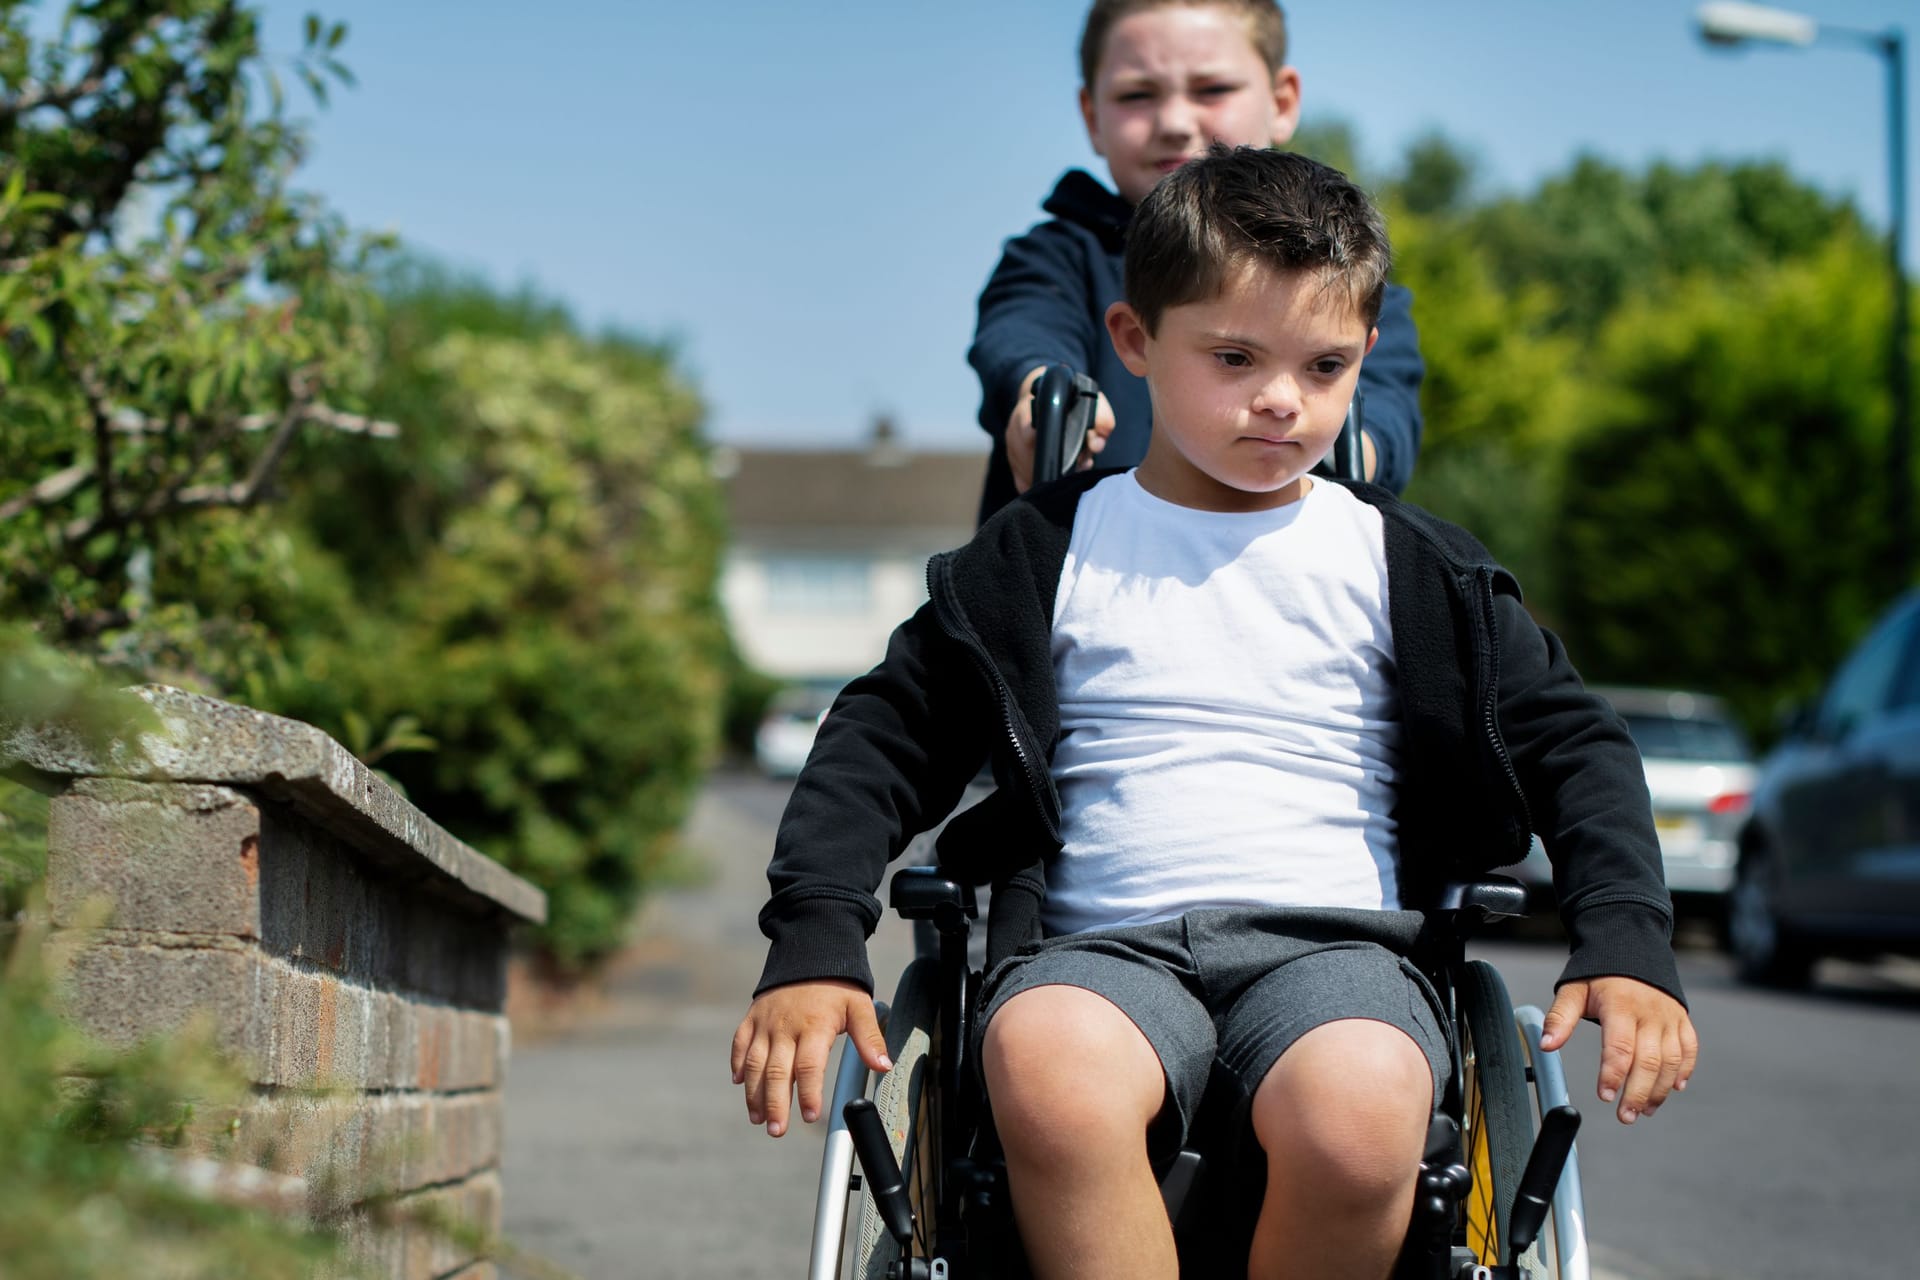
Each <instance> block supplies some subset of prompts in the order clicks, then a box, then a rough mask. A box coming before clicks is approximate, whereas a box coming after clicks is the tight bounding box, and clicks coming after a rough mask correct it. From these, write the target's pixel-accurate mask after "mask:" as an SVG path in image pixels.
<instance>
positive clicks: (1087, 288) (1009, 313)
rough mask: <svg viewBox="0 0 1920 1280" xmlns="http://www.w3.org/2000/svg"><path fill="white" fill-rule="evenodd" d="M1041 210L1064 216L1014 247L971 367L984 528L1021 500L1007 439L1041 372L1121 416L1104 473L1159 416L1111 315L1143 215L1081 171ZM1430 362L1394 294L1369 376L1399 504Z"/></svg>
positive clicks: (983, 300) (1126, 456) (1004, 261)
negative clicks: (1060, 377) (1031, 381)
mask: <svg viewBox="0 0 1920 1280" xmlns="http://www.w3.org/2000/svg"><path fill="white" fill-rule="evenodd" d="M1041 208H1042V209H1043V210H1044V211H1045V212H1047V213H1050V214H1052V215H1053V219H1052V220H1051V221H1049V222H1043V223H1040V224H1039V225H1038V226H1036V227H1034V228H1033V229H1032V230H1031V231H1028V232H1027V233H1026V234H1025V235H1021V236H1015V237H1014V238H1013V239H1011V240H1009V241H1007V244H1006V248H1005V250H1004V252H1003V253H1002V255H1001V258H1000V264H999V265H998V266H997V267H995V268H994V271H993V275H992V276H991V277H990V278H989V279H988V281H987V286H986V288H985V289H984V290H982V291H981V294H980V312H979V320H978V323H977V324H976V325H975V328H974V341H973V347H972V348H971V349H970V350H969V351H968V352H967V363H969V364H971V365H972V366H973V369H974V372H975V373H977V374H979V375H980V385H981V388H982V397H981V404H980V425H981V426H982V427H983V428H985V429H986V432H987V434H988V435H990V436H992V437H993V454H992V457H991V459H990V460H989V462H988V464H987V477H986V484H985V488H984V490H983V492H982V494H981V499H980V519H981V520H982V521H984V520H985V519H986V518H987V517H988V516H990V515H992V514H993V513H994V512H995V511H998V510H999V509H1000V508H1001V507H1003V506H1005V505H1006V504H1007V503H1008V502H1011V501H1012V500H1013V496H1014V489H1013V474H1012V472H1010V471H1009V470H1008V469H1007V455H1006V447H1005V443H1004V440H1003V436H1004V435H1005V433H1006V427H1007V418H1008V416H1009V415H1010V414H1012V412H1013V401H1014V396H1015V395H1016V394H1017V393H1018V391H1019V386H1020V380H1021V379H1022V378H1023V377H1025V376H1026V374H1027V372H1028V371H1029V370H1031V369H1033V368H1034V367H1035V366H1037V365H1044V364H1065V365H1068V366H1070V367H1072V368H1074V369H1076V370H1078V371H1080V372H1082V373H1086V374H1089V375H1091V376H1092V378H1093V379H1094V381H1096V382H1098V383H1099V384H1100V389H1101V390H1102V391H1103V392H1105V393H1106V396H1107V400H1108V402H1109V403H1111V404H1112V405H1113V415H1114V430H1113V435H1112V436H1111V437H1110V438H1109V439H1108V441H1107V445H1106V449H1105V451H1104V452H1102V453H1101V455H1100V465H1101V466H1103V467H1127V466H1133V465H1135V464H1137V463H1138V462H1139V461H1140V460H1141V459H1142V458H1144V457H1146V454H1147V438H1148V435H1149V433H1150V430H1151V426H1152V420H1153V406H1152V405H1151V404H1150V403H1149V402H1148V399H1147V384H1146V382H1145V381H1143V380H1142V379H1140V378H1137V377H1135V376H1134V375H1133V374H1132V373H1129V372H1128V371H1127V367H1126V366H1125V365H1123V364H1121V363H1120V357H1119V356H1118V355H1116V354H1115V353H1114V350H1113V343H1112V342H1110V341H1109V340H1108V338H1107V329H1106V314H1107V308H1108V307H1109V306H1111V305H1112V304H1113V303H1115V302H1117V301H1119V300H1120V298H1121V296H1122V290H1121V283H1122V278H1123V274H1124V273H1123V265H1122V264H1123V260H1124V256H1125V248H1126V229H1127V222H1128V220H1129V219H1131V218H1132V217H1133V206H1132V205H1130V204H1128V203H1127V202H1126V201H1125V200H1123V199H1122V198H1121V197H1119V196H1118V195H1115V194H1114V193H1113V192H1112V191H1109V190H1108V189H1107V188H1106V187H1104V186H1102V185H1101V184H1100V182H1099V181H1098V180H1097V179H1095V178H1094V177H1093V176H1092V175H1090V174H1088V173H1086V172H1085V171H1083V170H1080V169H1070V170H1068V171H1067V173H1066V175H1065V176H1064V177H1062V178H1061V179H1060V182H1059V184H1058V185H1057V186H1055V187H1054V189H1053V194H1052V195H1050V196H1048V197H1047V200H1046V203H1045V204H1043V205H1042V206H1041ZM1425 373H1426V366H1425V364H1424V363H1423V362H1422V361H1421V359H1420V343H1419V336H1418V334H1416V333H1415V331H1414V327H1413V295H1412V294H1410V293H1408V292H1407V291H1406V290H1405V289H1403V288H1400V287H1399V286H1397V285H1389V286H1388V287H1387V296H1386V300H1385V302H1384V303H1383V304H1382V306H1381V310H1380V340H1379V342H1377V343H1376V344H1375V345H1374V348H1373V350H1372V352H1371V353H1369V354H1368V356H1367V359H1366V363H1365V364H1363V365H1362V366H1361V367H1360V390H1361V393H1362V395H1363V396H1364V397H1365V400H1364V405H1365V410H1364V411H1365V415H1366V430H1367V434H1368V436H1370V437H1371V438H1372V439H1373V443H1374V449H1375V451H1376V453H1377V454H1378V457H1379V462H1378V466H1377V470H1376V472H1375V474H1374V481H1375V483H1377V484H1379V485H1381V486H1383V487H1384V488H1387V489H1391V490H1392V491H1393V492H1395V493H1398V492H1400V491H1401V490H1402V489H1405V488H1406V486H1407V481H1408V480H1409V479H1411V478H1412V476H1413V460H1414V457H1415V455H1417V454H1418V453H1419V452H1420V427H1421V423H1420V381H1421V379H1422V378H1423V377H1424V376H1425Z"/></svg>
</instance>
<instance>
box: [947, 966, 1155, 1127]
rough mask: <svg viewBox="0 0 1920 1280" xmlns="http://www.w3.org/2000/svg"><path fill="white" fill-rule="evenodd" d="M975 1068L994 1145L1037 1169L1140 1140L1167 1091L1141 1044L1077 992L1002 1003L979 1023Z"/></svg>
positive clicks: (1096, 1000) (1116, 1014)
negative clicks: (995, 1133) (1038, 1164)
mask: <svg viewBox="0 0 1920 1280" xmlns="http://www.w3.org/2000/svg"><path fill="white" fill-rule="evenodd" d="M981 1068H982V1070H983V1072H984V1073H985V1075H986V1078H987V1096H988V1097H989V1098H990V1099H991V1100H992V1104H993V1114H994V1121H995V1127H996V1128H997V1129H998V1130H999V1133H1000V1140H1001V1144H1002V1145H1003V1146H1005V1147H1006V1148H1007V1150H1008V1152H1009V1154H1011V1155H1015V1156H1016V1157H1017V1156H1021V1155H1024V1156H1026V1157H1028V1158H1030V1159H1035V1160H1042V1161H1045V1160H1049V1159H1052V1158H1062V1159H1072V1158H1076V1157H1077V1156H1079V1155H1083V1154H1085V1152H1086V1151H1087V1149H1088V1147H1089V1145H1090V1144H1093V1145H1099V1144H1114V1143H1125V1144H1129V1145H1130V1144H1132V1143H1134V1142H1138V1141H1141V1140H1143V1137H1144V1134H1145V1132H1146V1127H1147V1125H1148V1123H1149V1122H1151V1121H1152V1119H1153V1118H1154V1116H1155V1115H1157V1114H1158V1113H1159V1110H1160V1104H1161V1102H1162V1100H1163V1099H1164V1096H1165V1092H1166V1079H1165V1076H1164V1074H1163V1073H1162V1071H1161V1068H1160V1059H1159V1056H1158V1055H1157V1054H1155V1053H1154V1051H1153V1046H1152V1045H1151V1044H1150V1043H1148V1041H1147V1038H1146V1036H1145V1035H1143V1034H1142V1033H1141V1031H1140V1029H1139V1028H1138V1027H1136V1026H1135V1025H1134V1024H1133V1022H1132V1021H1131V1020H1130V1019H1129V1018H1128V1017H1127V1016H1126V1015H1125V1014H1124V1013H1122V1012H1121V1011H1120V1010H1119V1009H1118V1008H1117V1007H1116V1006H1114V1005H1113V1004H1112V1003H1110V1002H1109V1001H1107V1000H1106V999H1105V998H1104V997H1102V996H1098V995H1095V994H1094V993H1093V992H1091V991H1087V990H1084V989H1082V988H1079V987H1067V986H1046V987H1034V988H1032V989H1030V990H1027V991H1023V992H1021V993H1020V994H1019V995H1016V996H1014V997H1013V998H1012V999H1010V1000H1008V1001H1007V1003H1006V1004H1004V1005H1002V1006H1001V1007H1000V1009H999V1011H998V1012H996V1013H995V1014H994V1016H993V1020H992V1021H991V1022H989V1023H988V1024H987V1033H986V1038H985V1041H984V1043H983V1044H982V1047H981Z"/></svg>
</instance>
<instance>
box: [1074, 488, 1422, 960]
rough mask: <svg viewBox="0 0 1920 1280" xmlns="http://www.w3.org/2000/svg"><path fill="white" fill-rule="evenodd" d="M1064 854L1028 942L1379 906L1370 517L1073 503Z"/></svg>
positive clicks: (1382, 585)
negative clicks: (1207, 914)
mask: <svg viewBox="0 0 1920 1280" xmlns="http://www.w3.org/2000/svg"><path fill="white" fill-rule="evenodd" d="M1053 666H1054V677H1055V680H1056V683H1057V685H1058V687H1059V693H1060V727H1061V738H1060V744H1059V747H1058V749H1057V750H1056V752H1055V754H1054V760H1053V774H1054V779H1055V781H1056V783H1057V784H1058V786H1059V789H1060V799H1061V808H1062V816H1063V829H1062V834H1063V836H1064V838H1065V848H1064V850H1063V852H1062V854H1061V856H1060V858H1059V859H1058V861H1057V863H1055V864H1053V865H1050V866H1049V869H1048V872H1047V898H1046V909H1045V916H1044V923H1045V926H1046V930H1047V932H1048V933H1049V934H1061V933H1077V932H1081V931H1083V930H1087V929H1099V928H1107V927H1112V926H1119V925H1128V924H1146V923H1149V922H1151V921H1155V920H1168V919H1172V918H1175V917H1177V916H1179V915H1182V914H1184V913H1185V912H1187V911H1189V910H1192V909H1194V908H1196V907H1204V906H1229V905H1269V906H1326V907H1370V908H1382V907H1384V908H1396V907H1398V906H1399V890H1398V883H1397V879H1396V875H1395V852H1396V831H1395V824H1394V821H1393V819H1392V818H1391V817H1390V816H1389V815H1390V814H1391V812H1392V809H1393V804H1394V797H1395V787H1396V782H1397V778H1398V771H1399V761H1400V752H1399V745H1400V735H1399V723H1398V720H1399V715H1398V704H1397V698H1396V693H1395V673H1394V655H1393V636H1392V632H1391V629H1390V628H1389V625H1388V614H1387V569H1386V551H1385V539H1384V536H1383V534H1382V530H1381V523H1380V513H1379V512H1378V511H1376V510H1375V509H1374V508H1373V507H1371V506H1369V505H1368V504H1366V503H1364V502H1362V501H1360V500H1359V499H1358V498H1355V497H1354V496H1353V495H1352V494H1350V493H1348V492H1347V491H1346V490H1345V489H1342V488H1340V487H1339V486H1338V485H1334V484H1326V483H1318V482H1316V483H1314V484H1313V486H1312V487H1311V489H1309V490H1308V492H1307V493H1306V495H1305V496H1304V497H1303V498H1302V499H1301V500H1300V501H1299V502H1294V503H1289V504H1288V505H1287V506H1284V507H1280V508H1277V509H1275V510H1271V511H1260V512H1252V513H1245V514H1239V513H1234V514H1228V513H1222V512H1211V511H1196V510H1193V509H1191V508H1188V507H1181V506H1176V505H1174V504H1173V503H1169V502H1165V501H1163V500H1161V499H1159V498H1156V497H1154V496H1153V495H1152V494H1150V493H1148V492H1147V491H1146V490H1145V489H1143V488H1141V487H1140V484H1139V482H1138V481H1137V480H1136V479H1135V478H1134V476H1133V474H1132V473H1130V472H1129V473H1127V474H1125V475H1122V476H1116V477H1114V478H1113V479H1110V480H1106V481H1102V482H1101V483H1100V484H1097V485H1095V486H1094V487H1093V488H1092V489H1090V490H1088V492H1087V493H1086V494H1085V495H1084V496H1083V497H1082V498H1081V500H1080V505H1079V508H1078V511H1077V512H1076V514H1075V516H1074V524H1073V537H1072V540H1071V543H1070V545H1069V547H1068V551H1067V558H1066V563H1065V565H1064V566H1063V567H1062V569H1061V573H1060V587H1059V590H1058V592H1057V594H1056V595H1055V597H1054V618H1053Z"/></svg>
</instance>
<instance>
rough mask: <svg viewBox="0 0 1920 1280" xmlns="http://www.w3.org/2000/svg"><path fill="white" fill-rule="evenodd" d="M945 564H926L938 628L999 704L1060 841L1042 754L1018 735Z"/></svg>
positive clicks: (1008, 699) (1009, 704)
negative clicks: (968, 660) (969, 662)
mask: <svg viewBox="0 0 1920 1280" xmlns="http://www.w3.org/2000/svg"><path fill="white" fill-rule="evenodd" d="M946 573H947V562H946V559H945V557H942V556H936V557H934V558H933V559H932V560H929V561H928V562H927V596H928V598H929V599H931V600H932V601H933V616H934V617H935V618H936V619H937V620H938V621H939V623H940V629H941V630H942V631H944V632H946V634H947V636H948V638H950V639H951V640H953V641H954V642H955V643H956V644H958V645H959V646H960V647H961V648H962V649H964V650H966V652H967V654H968V655H969V656H970V657H971V658H972V659H973V662H974V665H975V666H976V667H978V668H979V670H980V674H981V676H982V677H983V678H984V679H985V680H986V681H987V683H988V684H989V685H990V686H991V687H992V689H993V691H994V696H995V697H996V698H998V699H999V702H1000V722H1001V727H1002V730H1003V732H1004V733H1005V735H1006V740H1007V742H1008V743H1009V744H1010V745H1011V746H1012V747H1013V754H1014V759H1015V760H1016V761H1017V762H1018V763H1019V765H1020V772H1021V774H1022V775H1023V776H1024V777H1025V778H1026V780H1027V789H1028V791H1029V793H1030V794H1031V795H1032V797H1033V805H1034V809H1035V811H1036V812H1038V813H1039V815H1040V821H1041V824H1042V825H1043V826H1044V827H1045V828H1046V832H1047V836H1048V837H1049V838H1050V839H1051V840H1053V842H1054V843H1055V844H1058V843H1059V842H1060V824H1059V822H1058V820H1057V819H1056V818H1055V817H1054V811H1055V807H1056V802H1055V801H1054V799H1053V795H1052V791H1053V784H1052V780H1051V779H1050V778H1049V777H1048V776H1047V773H1046V771H1045V770H1044V769H1043V768H1042V767H1041V766H1040V764H1039V760H1040V756H1041V753H1040V751H1039V750H1037V749H1036V748H1035V747H1034V746H1033V745H1032V744H1030V743H1029V742H1028V741H1027V740H1026V737H1025V735H1023V734H1022V733H1021V732H1020V722H1019V721H1018V720H1017V719H1016V718H1015V715H1014V701H1013V690H1012V689H1010V688H1009V687H1008V686H1007V680H1006V677H1005V676H1003V675H1001V674H1000V668H999V666H998V665H997V664H996V663H995V662H994V660H993V655H992V654H990V653H988V652H987V646H986V645H985V644H984V643H983V642H982V641H981V639H980V637H979V636H978V635H977V634H976V633H975V632H974V630H973V627H972V626H971V625H970V624H969V623H968V622H967V620H966V618H965V617H964V616H962V614H961V612H960V607H959V605H958V603H957V602H955V601H954V599H953V596H952V591H951V588H950V587H949V585H948V583H947V579H946Z"/></svg>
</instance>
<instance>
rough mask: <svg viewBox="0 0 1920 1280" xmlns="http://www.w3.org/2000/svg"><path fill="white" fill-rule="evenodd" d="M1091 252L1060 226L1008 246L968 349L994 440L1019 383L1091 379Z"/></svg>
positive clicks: (1099, 324)
mask: <svg viewBox="0 0 1920 1280" xmlns="http://www.w3.org/2000/svg"><path fill="white" fill-rule="evenodd" d="M1086 252H1087V248H1086V246H1085V245H1084V244H1083V243H1081V242H1080V241H1079V240H1077V239H1076V238H1075V236H1074V234H1073V233H1072V232H1071V231H1069V230H1067V229H1066V228H1065V227H1063V226H1061V225H1060V224H1059V223H1054V222H1043V223H1041V224H1040V225H1039V226H1037V227H1035V228H1034V229H1033V230H1031V231H1029V232H1027V234H1025V235H1023V236H1015V237H1014V238H1013V239H1011V240H1009V241H1007V243H1006V247H1005V249H1004V251H1003V252H1002V254H1001V257H1000V262H999V265H998V266H996V267H994V269H993V274H992V276H990V277H989V278H988V279H987V285H986V288H985V289H983V290H981V293H980V307H979V315H978V319H977V321H976V323H975V325H974V331H973V345H972V346H971V347H970V348H968V350H967V363H968V364H970V365H972V366H973V371H974V372H975V373H976V374H978V375H979V376H980V426H981V428H982V429H983V430H985V431H986V432H987V434H988V435H991V436H996V437H998V436H1000V435H1002V434H1004V433H1005V431H1006V429H1007V423H1008V421H1009V419H1011V418H1012V416H1013V413H1014V410H1015V408H1016V407H1017V406H1018V404H1019V399H1020V394H1019V393H1020V387H1021V383H1022V381H1023V380H1024V379H1025V378H1026V377H1027V376H1028V375H1029V374H1031V373H1032V372H1033V370H1035V369H1036V368H1039V367H1041V366H1043V365H1048V364H1065V365H1068V366H1070V367H1071V368H1073V369H1075V370H1078V371H1079V372H1082V373H1085V372H1088V371H1089V370H1091V368H1092V367H1093V358H1094V353H1095V351H1096V350H1097V347H1096V345H1095V344H1096V343H1098V342H1103V341H1105V340H1106V330H1105V328H1104V313H1105V310H1106V308H1105V306H1104V304H1102V303H1101V302H1100V300H1099V299H1095V298H1092V297H1090V296H1089V294H1088V290H1089V287H1090V285H1089V282H1088V277H1087V264H1086V261H1085V257H1086ZM1096 309H1097V310H1098V312H1099V313H1100V314H1096ZM1362 368H1363V371H1364V366H1362Z"/></svg>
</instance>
